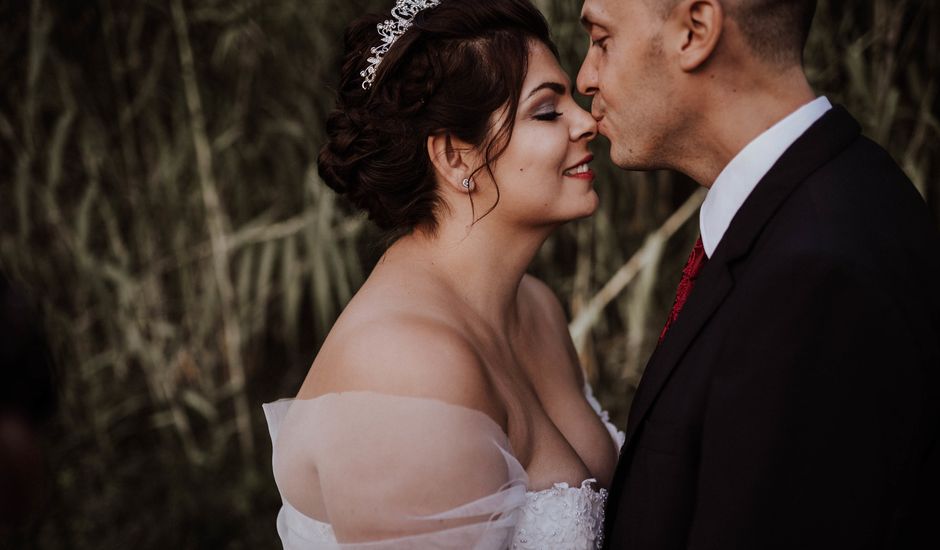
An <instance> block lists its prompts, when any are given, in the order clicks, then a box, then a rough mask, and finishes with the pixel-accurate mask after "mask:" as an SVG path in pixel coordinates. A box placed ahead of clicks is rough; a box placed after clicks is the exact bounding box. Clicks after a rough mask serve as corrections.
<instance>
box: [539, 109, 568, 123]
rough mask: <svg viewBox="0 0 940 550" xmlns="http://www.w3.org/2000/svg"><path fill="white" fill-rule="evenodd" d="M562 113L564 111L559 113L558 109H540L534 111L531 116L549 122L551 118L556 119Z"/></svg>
mask: <svg viewBox="0 0 940 550" xmlns="http://www.w3.org/2000/svg"><path fill="white" fill-rule="evenodd" d="M562 115H564V113H559V112H558V111H556V110H554V109H552V110H551V111H547V112H545V111H542V112H538V113H535V114H534V115H532V118H534V119H535V120H541V121H543V122H551V121H553V120H556V119H558V118H559V117H560V116H562Z"/></svg>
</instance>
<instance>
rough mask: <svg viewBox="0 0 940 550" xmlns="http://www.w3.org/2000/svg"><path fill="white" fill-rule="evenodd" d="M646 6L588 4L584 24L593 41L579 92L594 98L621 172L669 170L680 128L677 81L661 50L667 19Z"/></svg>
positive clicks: (594, 0)
mask: <svg viewBox="0 0 940 550" xmlns="http://www.w3.org/2000/svg"><path fill="white" fill-rule="evenodd" d="M649 4H650V2H649V1H648V0H586V1H585V2H584V7H583V8H582V11H581V21H582V23H583V25H584V28H585V30H586V31H587V32H588V34H589V35H590V40H591V42H590V45H589V48H588V53H587V57H586V58H585V59H584V63H583V65H582V66H581V70H580V72H579V73H578V82H577V85H578V90H579V91H580V92H581V93H582V94H585V95H588V96H591V97H592V103H591V114H592V115H593V116H594V118H595V119H596V120H597V121H598V131H599V132H600V133H601V134H603V135H605V136H607V138H608V139H610V143H611V147H610V156H611V159H612V160H613V161H614V163H615V164H617V165H618V166H620V167H622V168H629V169H634V170H650V169H656V168H665V167H668V165H667V163H666V162H664V160H663V153H664V152H665V149H666V147H667V146H668V142H667V141H666V139H667V137H668V136H669V135H670V134H671V132H673V131H675V130H676V129H677V127H678V126H679V121H680V120H681V117H680V116H679V110H678V108H677V107H678V105H676V102H675V101H673V100H672V99H671V98H672V97H674V96H675V91H674V84H673V80H672V78H671V77H670V74H669V70H668V69H669V67H668V64H667V60H666V55H665V53H664V48H663V34H662V33H663V25H664V21H665V19H664V17H663V15H662V14H660V13H657V10H654V9H651V7H650V5H649Z"/></svg>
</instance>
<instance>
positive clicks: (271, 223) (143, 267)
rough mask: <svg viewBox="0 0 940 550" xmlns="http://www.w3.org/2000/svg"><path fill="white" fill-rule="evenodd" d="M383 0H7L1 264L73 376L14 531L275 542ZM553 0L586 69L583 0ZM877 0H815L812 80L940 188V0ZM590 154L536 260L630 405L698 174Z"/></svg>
mask: <svg viewBox="0 0 940 550" xmlns="http://www.w3.org/2000/svg"><path fill="white" fill-rule="evenodd" d="M389 3H390V2H389V1H385V0H382V1H378V0H375V1H369V2H349V1H336V0H325V1H305V2H300V1H297V0H266V1H264V2H262V1H257V0H231V1H228V2H218V1H215V0H145V1H141V2H120V1H116V0H90V1H88V2H69V1H66V0H57V1H53V0H31V1H29V2H15V1H12V0H11V1H7V2H4V3H2V4H0V32H2V36H3V37H4V39H3V41H2V42H0V75H2V77H3V82H5V83H6V86H4V88H3V90H2V91H0V98H2V99H0V268H2V270H3V271H4V272H6V273H8V274H9V275H11V276H12V277H13V278H14V280H15V281H16V282H17V283H18V284H19V285H20V286H21V287H22V288H25V289H27V290H29V291H30V292H32V293H33V295H34V297H36V298H37V299H38V300H40V301H41V303H42V305H43V310H44V312H45V314H46V319H47V331H48V333H49V336H50V339H51V342H52V345H53V347H54V353H55V356H56V359H57V363H58V368H59V373H58V381H59V387H58V391H59V394H60V407H59V411H58V414H57V416H56V419H55V421H54V423H53V424H52V425H51V426H49V427H48V441H49V448H48V455H49V464H50V467H49V475H50V478H51V481H52V483H53V486H54V491H53V493H52V498H51V500H50V502H49V503H48V507H47V510H46V512H45V513H44V515H43V517H41V518H39V519H37V521H35V522H34V523H32V524H31V525H30V526H27V527H24V528H23V529H22V530H21V531H19V532H18V533H16V534H15V535H14V536H13V538H12V539H10V540H9V541H7V542H8V544H9V545H10V546H11V547H16V548H33V547H35V548H126V547H129V546H136V547H140V548H165V547H171V546H173V547H178V548H217V547H218V548H222V547H225V548H241V547H244V548H258V547H274V546H275V545H276V542H275V534H274V526H273V521H274V512H275V510H276V507H277V503H278V501H277V496H276V493H275V490H274V486H273V481H272V480H271V476H270V468H269V466H268V464H269V459H270V455H269V453H270V446H269V443H268V441H267V436H266V430H265V426H264V425H263V418H262V416H261V413H260V408H259V406H260V403H261V402H262V401H267V400H271V399H274V398H276V397H280V396H286V395H290V394H292V393H293V392H294V391H295V390H296V388H297V386H298V384H299V381H300V380H301V378H302V377H303V375H304V374H305V372H306V369H307V367H308V365H309V363H310V360H311V359H312V357H313V355H314V353H315V351H316V349H317V347H318V345H319V343H320V342H321V341H322V338H323V336H324V335H325V333H326V331H327V330H328V329H329V326H330V324H331V323H332V321H333V320H334V319H335V317H336V315H337V314H338V312H339V310H340V309H341V308H342V306H343V305H344V304H345V303H346V302H347V301H348V299H349V298H350V296H351V295H352V293H353V292H354V291H355V289H356V288H357V287H358V285H359V284H360V283H361V281H362V280H363V278H364V276H365V274H366V273H367V272H368V269H369V268H370V266H371V265H372V263H373V262H374V261H375V259H376V257H377V255H378V254H379V253H380V252H381V250H379V249H378V248H377V247H376V245H374V244H373V243H374V242H376V239H375V236H376V234H375V231H374V230H373V229H372V228H371V227H370V226H369V225H368V224H366V223H364V222H363V220H362V219H361V218H360V217H357V216H353V215H350V214H349V211H348V210H347V208H346V207H345V205H343V204H341V203H339V202H337V200H336V199H335V198H334V196H333V195H332V194H331V193H330V192H329V191H328V190H327V189H326V188H325V186H324V185H323V184H322V182H320V181H319V180H318V177H317V175H316V169H315V164H314V163H315V154H316V151H317V149H318V147H319V145H320V144H321V143H322V140H323V124H324V123H323V121H324V118H325V114H326V112H327V110H328V109H329V108H330V106H331V105H330V103H331V101H330V99H331V93H330V86H331V85H333V84H335V79H336V73H337V70H336V69H337V55H338V53H339V51H340V48H341V38H340V29H341V28H342V25H343V24H344V23H345V22H347V21H350V20H351V19H353V17H354V16H355V15H357V14H359V13H362V12H364V11H368V10H370V9H375V10H379V9H385V8H387V4H389ZM537 3H538V4H539V5H540V7H541V8H542V9H543V10H544V11H545V12H546V14H547V15H548V16H549V18H550V20H551V21H552V22H553V25H554V29H555V34H556V38H557V40H558V42H559V45H560V47H561V52H562V56H563V61H564V65H565V66H566V68H567V69H569V70H570V71H571V72H572V74H573V73H574V71H576V69H577V66H578V60H579V58H580V55H581V54H582V53H583V48H584V46H585V44H586V41H585V39H584V37H583V36H582V34H581V31H580V29H579V27H578V23H577V14H578V10H579V7H580V5H579V3H578V2H571V1H569V0H540V1H539V2H537ZM859 6H860V7H857V8H856V9H855V10H845V9H844V8H843V6H842V4H841V3H837V2H833V1H831V0H821V1H820V6H819V12H818V20H817V25H816V27H815V30H814V33H813V36H812V37H811V41H810V46H809V48H808V57H807V64H808V67H809V71H810V75H811V78H812V81H813V83H814V84H815V85H816V87H817V89H818V90H819V91H820V92H822V93H826V94H827V95H829V96H830V97H831V98H832V99H834V100H836V101H838V102H841V103H844V104H845V105H847V106H848V107H849V109H850V110H851V111H852V112H853V113H855V114H856V115H857V116H858V117H859V119H860V120H861V121H862V123H863V125H864V126H865V128H866V131H867V133H868V134H869V135H870V136H872V137H873V138H875V139H876V140H878V141H879V142H881V143H883V144H885V145H886V146H887V147H888V148H889V150H890V151H891V153H892V154H893V155H894V157H895V158H896V159H898V161H899V162H900V163H901V165H902V166H903V167H904V168H905V170H906V171H907V173H908V174H909V175H910V176H911V178H912V180H913V181H914V182H915V184H916V185H917V186H918V189H919V190H920V191H921V193H922V194H923V195H924V196H925V198H926V200H927V201H928V203H929V204H930V206H931V209H932V211H933V212H934V214H935V215H940V183H938V172H940V168H938V166H937V160H938V158H940V157H938V139H937V137H938V134H940V125H938V120H937V116H938V113H940V109H938V100H937V87H938V85H940V82H938V81H937V79H938V75H940V53H938V52H940V7H938V5H937V4H936V3H935V2H927V1H920V2H915V1H911V0H908V1H901V2H898V1H893V2H889V1H887V0H865V1H862V2H861V3H860V4H859ZM596 150H597V151H598V152H599V153H601V155H600V156H601V157H602V156H603V152H604V151H606V144H605V143H603V142H602V140H599V143H598V145H597V147H596ZM599 175H600V177H599V183H598V191H599V193H600V195H601V198H602V206H601V209H600V211H599V212H598V213H597V215H596V216H594V217H593V218H592V219H590V220H585V221H582V222H579V223H575V224H570V225H568V226H565V227H564V228H562V229H561V230H560V231H559V232H558V233H557V235H555V236H554V237H553V238H552V239H551V240H550V241H549V242H548V243H547V244H546V245H545V247H544V248H543V249H542V251H541V252H540V254H539V256H538V258H537V260H536V262H535V265H534V266H533V271H534V272H535V273H536V274H538V275H539V276H541V277H543V278H544V279H546V280H547V281H548V282H549V284H550V285H551V286H552V287H553V288H554V289H555V290H556V291H557V292H558V293H559V295H560V296H561V297H562V298H563V300H564V302H565V303H566V305H567V307H568V309H569V313H570V314H571V316H572V319H573V320H572V326H571V328H572V332H573V334H574V336H575V338H576V340H577V343H578V345H579V351H580V353H581V356H582V359H583V361H584V365H585V368H586V369H587V371H588V373H589V374H590V376H591V378H592V379H593V380H594V381H595V383H596V386H597V388H598V393H599V395H600V397H601V399H602V401H604V402H605V403H606V404H607V405H608V406H609V407H610V408H611V409H612V411H613V413H614V416H615V418H617V419H619V420H620V421H623V420H624V419H625V414H626V411H627V408H628V405H629V399H628V398H629V396H630V395H632V392H633V389H634V388H635V386H636V384H637V382H638V380H639V377H640V375H641V374H642V367H643V364H644V361H645V358H646V357H647V356H648V355H649V353H650V351H651V348H652V346H653V345H654V343H655V339H656V336H657V335H658V332H659V329H660V328H661V323H662V322H663V320H664V317H665V313H666V311H667V310H668V307H669V305H670V302H671V299H672V295H673V292H674V290H675V285H676V283H677V281H678V271H679V266H680V265H681V263H682V261H684V259H685V255H686V253H687V251H688V248H689V246H690V245H691V242H692V240H693V239H694V238H695V235H696V233H697V227H696V223H695V222H696V220H697V217H696V216H695V211H696V207H697V205H698V203H699V202H700V200H701V194H700V193H695V190H696V186H695V185H694V184H693V183H691V182H689V181H687V180H685V179H684V178H681V177H678V176H674V175H671V174H667V173H653V174H635V173H624V172H621V171H619V170H617V169H615V168H614V167H612V166H610V165H603V166H601V167H600V168H599ZM625 397H626V399H625ZM0 544H2V541H0Z"/></svg>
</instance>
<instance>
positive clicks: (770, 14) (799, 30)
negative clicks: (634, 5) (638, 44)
mask: <svg viewBox="0 0 940 550" xmlns="http://www.w3.org/2000/svg"><path fill="white" fill-rule="evenodd" d="M646 3H647V4H648V5H649V6H650V7H651V8H653V9H656V10H659V12H660V14H661V15H662V16H663V17H666V16H668V15H669V13H670V12H671V11H672V10H673V9H674V8H675V7H676V5H677V4H678V3H679V0H669V1H667V2H664V1H663V0H646ZM722 4H724V6H725V8H726V9H727V14H728V16H729V17H731V18H732V19H734V20H735V21H737V23H738V26H739V27H740V28H741V32H742V33H743V34H744V39H745V40H746V41H747V44H748V45H749V46H750V47H751V49H752V50H754V53H755V54H757V56H758V57H759V58H760V59H763V60H764V61H767V62H771V63H776V64H780V65H788V64H791V63H802V61H803V48H805V47H806V39H807V38H808V37H809V30H810V27H811V26H812V24H813V16H814V15H815V14H816V0H725V1H724V2H722Z"/></svg>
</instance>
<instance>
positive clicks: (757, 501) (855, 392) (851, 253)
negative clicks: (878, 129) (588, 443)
mask: <svg viewBox="0 0 940 550" xmlns="http://www.w3.org/2000/svg"><path fill="white" fill-rule="evenodd" d="M938 287H940V236H938V232H937V229H936V227H935V226H934V223H933V221H932V220H931V219H930V216H929V214H928V210H927V208H926V206H925V204H924V202H923V200H922V199H921V197H920V196H919V195H918V194H917V192H916V190H915V189H914V187H913V185H911V182H910V181H909V180H908V179H907V178H906V177H905V176H904V174H903V173H902V172H901V170H900V169H899V168H898V167H897V165H896V164H895V163H894V162H893V161H892V160H891V158H890V157H889V156H888V154H887V153H886V152H885V151H884V150H883V149H882V148H880V147H879V146H877V145H876V144H874V143H873V142H871V141H869V140H868V139H866V138H864V137H862V136H861V135H860V128H859V125H858V124H857V123H856V122H855V120H854V119H853V118H852V117H851V116H850V115H849V114H848V113H847V112H846V111H845V110H844V109H842V108H841V107H835V108H833V109H832V110H831V111H829V112H828V113H826V114H825V115H824V116H823V117H822V118H821V119H820V120H818V121H817V122H816V123H815V124H814V125H813V126H812V127H811V128H810V129H809V130H808V131H807V132H806V133H805V134H804V135H803V136H802V137H800V138H799V139H798V140H797V141H796V142H795V143H794V144H793V145H792V146H791V147H790V148H789V149H788V150H787V151H786V152H785V153H784V155H783V156H782V157H781V158H780V160H779V161H778V162H777V163H776V164H775V165H774V167H773V168H772V169H771V170H770V172H769V173H768V174H767V175H766V176H765V177H764V178H763V179H762V180H761V181H760V183H759V184H758V185H757V187H756V188H755V190H754V191H753V192H752V194H751V195H750V196H749V197H748V199H747V201H746V202H745V203H744V205H743V206H742V207H741V209H740V210H739V212H738V213H737V215H736V216H735V218H734V219H733V221H732V223H731V225H730V227H729V228H728V231H727V232H726V233H725V235H724V237H723V239H722V241H721V243H720V244H719V245H718V247H717V249H716V250H715V253H714V255H713V257H712V258H711V259H709V261H708V263H707V264H706V265H705V267H704V269H703V270H702V272H701V274H700V275H699V278H698V280H697V282H696V284H695V287H694V289H693V291H692V294H691V296H690V297H689V299H688V301H687V302H686V305H685V308H684V309H683V310H682V312H681V314H680V315H679V318H678V320H677V321H676V323H675V324H674V325H673V326H672V328H671V329H670V331H669V333H668V334H667V336H666V339H665V340H664V341H663V343H662V344H661V345H660V346H659V348H658V349H657V350H656V352H655V353H654V354H653V356H652V358H651V359H650V361H649V363H648V365H647V367H646V371H645V373H644V375H643V380H642V382H641V384H640V387H639V389H638V390H637V394H636V396H635V399H634V402H633V405H632V409H631V412H630V418H629V422H628V424H627V441H626V444H625V445H624V447H623V449H622V451H621V458H620V463H619V464H618V467H617V472H616V474H615V476H614V481H613V483H612V486H611V490H610V496H609V499H608V507H607V525H606V530H605V547H606V548H611V549H620V548H624V549H628V550H647V549H679V548H691V549H696V550H698V549H722V550H734V549H741V550H769V549H777V548H780V549H783V548H787V549H793V548H800V549H812V548H820V549H823V548H825V549H836V548H838V549H844V548H915V547H916V548H940V536H938V533H940V527H937V526H936V524H937V522H938V521H940V506H938V498H940V481H938V480H940V458H938V457H940V455H938V452H940V449H938V435H940V292H938Z"/></svg>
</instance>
